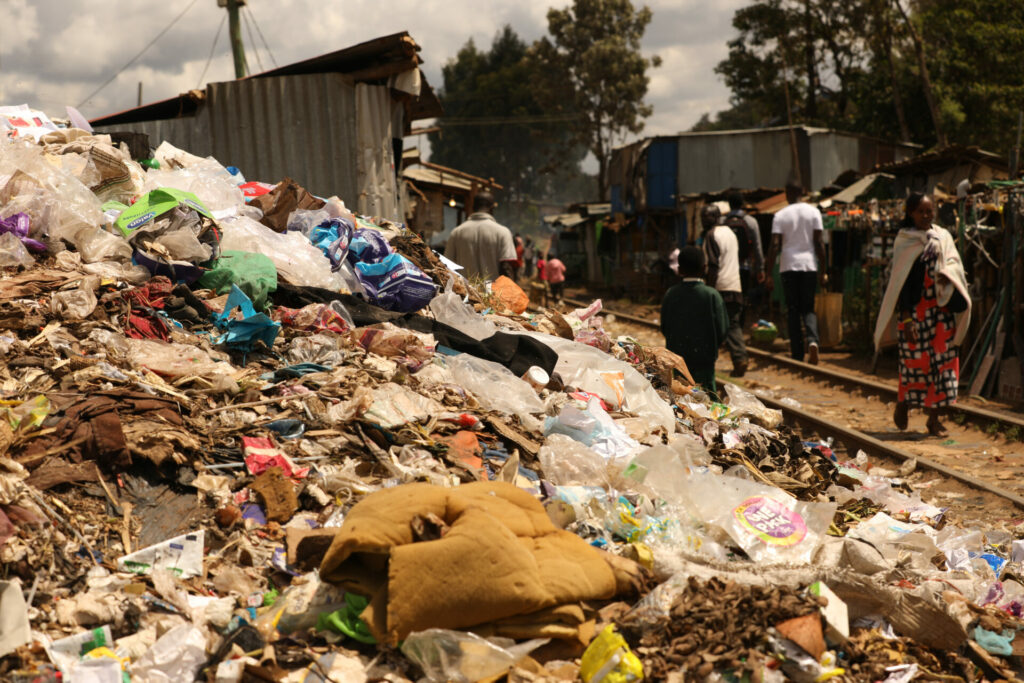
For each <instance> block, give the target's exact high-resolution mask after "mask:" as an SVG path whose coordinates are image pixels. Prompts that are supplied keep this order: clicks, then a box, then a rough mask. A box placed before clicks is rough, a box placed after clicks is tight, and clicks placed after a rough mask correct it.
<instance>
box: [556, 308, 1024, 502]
mask: <svg viewBox="0 0 1024 683" xmlns="http://www.w3.org/2000/svg"><path fill="white" fill-rule="evenodd" d="M565 303H567V304H569V305H572V306H580V307H584V306H586V305H587V304H586V303H584V302H581V301H575V300H570V299H566V300H565ZM604 313H605V314H610V315H614V316H616V317H617V318H619V319H621V320H625V321H627V322H630V323H633V324H636V325H642V326H645V327H649V328H654V329H658V328H659V327H660V326H659V325H658V324H657V323H654V322H651V321H650V320H646V319H644V318H639V317H637V316H634V315H630V314H628V313H622V312H619V311H613V310H608V309H605V310H604ZM748 351H749V352H750V354H751V355H752V356H753V357H755V358H757V359H759V360H761V361H764V362H768V363H772V364H774V365H776V366H778V367H781V368H785V369H788V370H791V371H796V372H800V373H802V374H806V375H810V376H811V377H813V378H815V379H818V380H822V381H825V382H830V383H832V384H840V385H842V386H844V387H847V388H850V389H856V390H859V391H861V392H863V394H864V395H865V396H867V395H875V396H879V397H880V398H884V399H895V397H896V387H894V386H891V385H888V384H886V383H884V382H880V381H877V380H871V379H867V378H863V377H857V376H854V375H849V374H847V373H844V372H841V371H839V370H836V369H834V368H828V367H823V366H820V365H810V364H809V363H802V362H800V361H795V360H793V359H791V358H788V357H785V356H780V355H778V354H774V353H770V352H768V351H764V350H761V349H755V348H749V347H748ZM721 379H722V380H723V381H724V382H725V383H726V384H729V383H732V382H730V380H729V379H728V378H724V377H723V378H721ZM757 395H758V398H759V399H760V400H761V401H762V402H763V403H764V404H765V405H766V406H768V407H770V408H774V409H776V410H781V411H782V414H783V416H784V418H785V419H786V420H787V422H789V423H791V424H793V423H795V424H797V425H799V426H801V427H803V428H805V429H809V430H812V431H814V432H817V433H818V434H819V435H821V436H831V437H833V438H834V439H835V440H836V441H838V442H840V443H842V444H843V445H844V446H845V447H846V449H847V451H848V452H850V453H855V452H856V451H857V450H863V451H864V452H865V453H867V454H868V455H869V456H873V457H877V458H884V459H886V460H889V461H892V462H896V463H900V464H902V463H904V462H907V461H911V460H913V461H916V463H917V467H919V468H922V469H927V470H931V471H933V472H935V473H937V474H940V475H942V476H945V477H949V478H950V479H954V480H956V481H958V482H960V483H962V484H964V485H966V486H969V487H971V488H973V489H977V490H979V491H984V492H986V493H990V494H992V495H995V496H998V497H1000V498H1002V499H1004V500H1006V501H1008V502H1011V503H1013V504H1014V505H1015V506H1016V507H1017V508H1019V509H1021V510H1024V497H1021V496H1019V495H1017V494H1016V493H1013V492H1012V491H1008V490H1006V489H1004V488H1002V487H999V486H995V485H993V484H991V483H989V482H986V481H983V480H981V479H978V478H977V477H972V476H970V475H968V474H965V473H963V472H960V471H958V470H956V469H953V468H951V467H948V466H946V465H943V464H942V463H939V462H936V461H935V460H933V459H931V458H927V457H924V456H921V455H917V454H914V453H911V452H909V451H906V450H904V449H902V448H898V447H896V446H894V445H892V444H890V443H886V442H884V441H881V440H879V439H876V438H874V437H872V436H870V435H869V434H865V433H863V432H861V431H858V430H856V429H852V428H849V427H843V426H840V425H838V424H836V423H835V422H834V421H832V420H827V419H823V418H821V417H818V416H816V415H814V414H813V413H810V412H808V411H806V410H803V409H802V408H795V407H793V406H790V405H786V404H784V403H780V402H779V401H776V400H775V399H773V398H770V397H768V396H764V395H763V394H762V393H760V392H758V394H757ZM957 409H958V410H959V411H960V413H961V414H963V415H964V417H965V418H966V420H969V421H970V422H972V423H973V424H976V425H978V426H983V427H988V426H990V425H992V424H993V423H997V424H1002V425H1007V426H1016V427H1018V428H1019V429H1020V430H1021V431H1022V432H1024V420H1022V419H1021V418H1020V417H1018V416H1016V415H1012V414H1010V413H1005V412H999V411H993V410H987V409H985V408H980V407H978V406H971V405H963V404H961V405H958V406H957Z"/></svg>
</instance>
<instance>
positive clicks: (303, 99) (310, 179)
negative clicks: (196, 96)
mask: <svg viewBox="0 0 1024 683" xmlns="http://www.w3.org/2000/svg"><path fill="white" fill-rule="evenodd" d="M206 92H207V102H206V104H205V105H204V106H203V107H202V108H201V109H200V111H199V112H198V114H197V115H196V116H194V117H189V118H181V119H170V120H165V121H144V122H140V123H132V124H123V125H117V126H107V127H103V128H102V130H103V132H109V131H113V130H130V131H135V132H139V133H146V134H147V135H149V137H150V143H151V144H152V145H153V146H156V145H159V144H160V142H161V141H163V140H167V141H168V142H170V143H171V144H173V145H174V146H176V147H179V148H181V149H184V150H186V151H188V152H191V153H192V154H196V155H199V156H209V155H212V156H214V157H215V158H216V159H217V160H218V161H219V162H221V163H222V164H224V165H226V166H228V165H230V166H237V167H238V168H239V169H241V171H242V173H243V174H244V175H245V176H246V178H248V179H250V180H262V181H265V182H277V181H278V180H280V179H282V178H284V177H285V176H289V177H291V178H294V179H295V180H296V181H297V182H298V183H299V184H300V185H302V186H304V187H305V188H306V189H308V190H310V191H311V192H314V193H316V194H319V195H322V196H329V195H332V194H336V195H338V196H339V197H341V198H342V199H344V200H346V202H347V203H348V204H349V205H350V206H352V207H355V205H356V202H357V198H358V195H359V183H358V181H357V171H356V168H357V155H356V98H355V87H354V86H353V85H352V84H351V83H349V82H347V81H346V80H345V79H344V78H343V77H342V76H341V75H339V74H333V73H323V74H310V75H301V76H279V77H272V78H250V79H245V80H241V81H227V82H224V83H211V84H209V85H208V86H207V91H206ZM372 115H376V112H373V113H371V116H372ZM388 116H389V117H390V113H389V114H388ZM389 121H390V118H389V119H388V122H389ZM388 127H389V128H390V126H388ZM387 144H390V140H388V141H387Z"/></svg>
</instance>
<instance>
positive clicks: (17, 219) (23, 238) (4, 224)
mask: <svg viewBox="0 0 1024 683" xmlns="http://www.w3.org/2000/svg"><path fill="white" fill-rule="evenodd" d="M8 233H9V234H11V235H14V236H15V237H17V238H18V240H19V241H20V242H21V243H22V244H24V245H25V247H26V248H27V249H31V250H32V251H46V245H45V244H43V243H42V242H40V241H39V240H34V239H32V238H31V237H29V236H28V233H29V217H28V214H27V213H16V214H13V215H10V216H8V217H7V218H3V219H0V235H3V234H8Z"/></svg>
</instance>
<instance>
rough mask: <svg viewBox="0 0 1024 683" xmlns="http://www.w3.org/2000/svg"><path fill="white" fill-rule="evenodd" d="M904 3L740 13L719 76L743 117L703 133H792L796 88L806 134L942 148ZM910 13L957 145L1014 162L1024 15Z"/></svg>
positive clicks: (784, 4) (787, 4)
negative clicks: (817, 129) (816, 129)
mask: <svg viewBox="0 0 1024 683" xmlns="http://www.w3.org/2000/svg"><path fill="white" fill-rule="evenodd" d="M894 1H895V0H849V1H848V2H842V3H836V2H831V0H756V1H755V2H751V3H750V4H748V5H746V6H745V7H742V8H740V9H739V10H737V11H736V13H735V15H734V17H733V27H734V28H735V29H736V32H737V33H736V36H735V38H733V39H732V40H731V41H730V42H729V56H728V57H727V58H726V59H725V60H723V61H722V62H721V63H719V65H718V66H717V67H716V71H717V72H718V73H719V74H720V75H721V76H722V78H723V80H724V81H725V83H726V85H728V86H729V88H730V90H731V91H732V97H731V101H730V103H731V105H732V108H731V109H729V110H727V111H724V112H719V113H718V114H717V115H716V116H714V117H712V116H710V115H706V116H704V117H702V119H701V120H700V121H699V122H698V123H697V125H696V126H695V129H696V130H711V129H716V128H717V129H721V128H731V127H750V126H763V125H778V124H782V123H785V121H786V104H785V97H784V94H783V79H784V78H788V79H789V85H790V91H791V96H792V101H793V115H794V121H795V122H796V123H808V124H816V125H826V126H830V127H834V128H839V129H843V130H850V131H854V132H860V133H865V134H869V135H875V136H879V137H884V138H890V139H900V138H902V137H904V135H906V136H907V137H909V139H911V140H913V141H915V142H919V143H923V144H925V145H932V144H934V143H935V141H936V133H935V127H934V125H933V123H932V119H931V114H930V112H929V108H928V106H927V103H926V100H925V96H924V90H923V86H922V78H921V73H920V68H919V64H918V61H917V57H916V54H915V51H914V44H913V41H912V37H911V33H910V31H909V30H908V27H907V25H906V22H905V21H904V19H903V17H902V15H901V14H900V13H899V12H898V11H897V10H896V6H895V5H894V4H893V3H894ZM899 1H900V2H902V6H903V7H904V8H907V7H909V8H910V12H911V14H910V19H911V21H912V22H913V26H914V27H915V29H916V31H917V33H918V34H919V35H920V36H921V38H922V40H923V42H924V46H925V59H926V62H927V68H928V73H929V76H930V80H931V84H932V90H933V94H934V96H935V100H936V108H937V110H938V116H939V120H940V122H941V124H942V127H943V129H944V130H945V131H946V134H947V137H948V138H949V140H950V142H959V143H962V144H976V145H981V146H982V147H985V148H987V149H991V150H993V151H997V152H1005V151H1007V150H1008V149H1009V147H1010V146H1012V144H1013V137H1014V136H1015V135H1016V127H1017V126H1016V124H1017V114H1018V112H1019V110H1020V109H1021V107H1022V106H1024V60H1021V59H1020V55H1021V54H1022V53H1024V3H1022V2H1020V1H1019V0H899ZM900 110H902V114H903V121H904V123H903V124H901V122H900V116H899V114H900ZM904 127H905V130H903V128H904Z"/></svg>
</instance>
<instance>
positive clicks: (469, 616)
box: [320, 482, 620, 644]
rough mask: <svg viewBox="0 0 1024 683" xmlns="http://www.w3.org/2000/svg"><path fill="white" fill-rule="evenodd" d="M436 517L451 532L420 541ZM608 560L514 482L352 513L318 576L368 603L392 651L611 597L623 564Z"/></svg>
mask: <svg viewBox="0 0 1024 683" xmlns="http://www.w3.org/2000/svg"><path fill="white" fill-rule="evenodd" d="M431 515H433V516H436V517H437V518H439V519H440V520H441V521H442V522H443V523H444V524H445V525H447V527H448V529H447V531H446V532H445V533H444V535H443V536H442V537H441V538H439V539H437V540H428V541H422V542H415V541H416V537H415V532H414V530H413V526H414V521H416V520H417V519H422V518H423V517H429V516H431ZM431 518H433V517H431ZM604 555H605V553H603V552H602V551H600V550H597V549H596V548H593V547H591V546H589V545H587V543H586V542H585V541H583V540H582V539H581V538H579V537H578V536H576V535H574V534H572V533H569V532H567V531H563V530H561V529H558V528H556V527H555V526H554V524H553V523H552V522H551V520H550V519H549V518H548V516H547V513H546V512H545V511H544V508H543V507H542V506H541V504H540V503H539V502H538V501H537V500H536V499H535V498H534V497H533V496H531V495H530V494H529V493H527V492H525V491H522V490H520V489H518V488H516V487H515V486H513V485H511V484H506V483H501V482H476V483H472V484H465V485H463V486H459V487H458V488H455V489H448V488H442V487H439V486H433V485H430V484H408V485H405V486H399V487H395V488H391V489H383V490H380V491H377V492H375V493H372V494H370V495H369V496H367V497H366V498H364V499H363V500H361V501H360V502H359V503H357V504H356V505H355V506H354V507H353V508H352V510H351V511H350V512H349V514H348V515H347V516H346V518H345V523H344V525H343V526H342V528H341V530H340V531H339V532H338V534H337V535H336V536H335V538H334V541H333V542H332V543H331V547H330V549H329V550H328V551H327V554H326V555H325V556H324V559H323V561H322V563H321V565H320V575H321V577H322V578H323V579H324V580H326V581H330V582H332V583H337V584H340V585H342V586H343V587H345V588H346V589H347V590H350V591H352V592H355V593H358V594H360V595H365V596H369V597H370V604H369V606H368V607H367V608H366V610H365V611H364V612H363V614H362V617H363V619H365V620H366V622H367V624H368V625H369V626H370V629H371V631H372V632H373V635H374V637H376V638H377V639H378V640H380V641H382V642H389V643H392V644H394V643H396V642H397V641H399V640H402V639H404V638H405V637H406V636H408V635H409V633H411V632H413V631H419V630H422V629H426V628H452V629H459V628H469V627H472V626H478V625H480V624H487V623H492V622H496V621H499V620H502V619H507V618H509V617H516V616H521V615H529V614H534V613H537V612H540V611H541V610H545V609H548V608H552V607H556V606H559V605H567V604H573V603H578V602H581V601H586V600H601V599H607V598H611V597H613V596H614V595H615V594H616V593H617V592H618V590H619V587H620V583H619V582H618V581H617V579H618V574H619V571H618V570H619V566H618V565H613V563H611V562H610V561H608V560H607V559H605V557H604ZM424 567H429V568H430V571H429V572H424V571H423V568H424ZM613 567H614V568H613ZM533 628H537V626H536V625H533Z"/></svg>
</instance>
